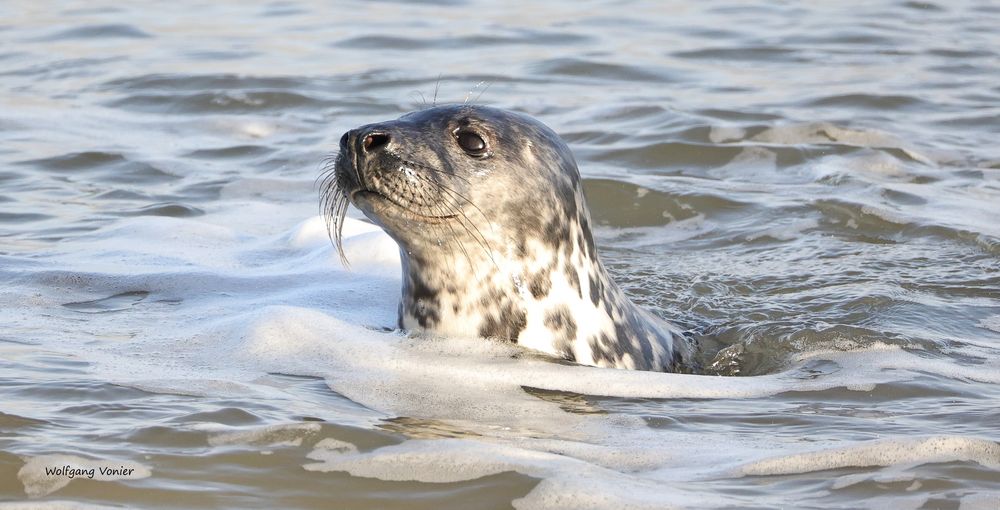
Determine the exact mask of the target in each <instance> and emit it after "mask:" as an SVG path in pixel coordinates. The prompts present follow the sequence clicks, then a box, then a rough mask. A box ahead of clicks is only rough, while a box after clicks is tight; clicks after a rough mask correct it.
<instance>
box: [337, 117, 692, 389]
mask: <svg viewBox="0 0 1000 510" xmlns="http://www.w3.org/2000/svg"><path fill="white" fill-rule="evenodd" d="M322 193H323V204H324V210H325V212H326V216H327V218H328V221H329V224H330V228H331V232H332V233H333V236H334V240H335V242H336V243H337V246H338V249H340V225H341V224H342V221H343V218H344V214H345V213H346V208H347V204H348V203H351V204H353V205H355V206H356V207H357V208H358V209H360V210H361V211H362V212H363V213H364V214H365V215H366V216H368V218H370V219H371V220H372V221H373V222H375V223H376V224H378V225H379V226H381V227H382V228H383V229H384V230H385V231H386V232H387V233H388V234H389V236H391V237H392V238H393V239H394V240H395V241H396V242H397V243H398V244H399V248H400V255H401V261H402V270H403V275H402V276H403V279H402V281H403V285H402V300H401V302H400V308H399V327H400V328H403V329H407V330H410V331H414V332H426V333H429V334H435V335H445V336H466V337H476V336H478V337H488V338H496V339H501V340H507V341H512V342H517V343H518V344H521V345H523V346H525V347H528V348H531V349H535V350H538V351H542V352H545V353H548V354H550V355H552V356H556V357H559V358H563V359H566V360H570V361H574V362H577V363H582V364H587V365H595V366H604V367H616V368H630V369H640V370H662V371H688V370H690V369H691V368H692V363H693V360H692V350H693V348H692V346H691V345H690V343H689V342H688V341H687V340H686V339H685V338H684V337H683V336H682V335H680V334H679V332H678V331H677V330H676V328H674V327H673V326H671V325H670V324H668V323H666V322H664V321H662V320H660V319H658V318H656V317H655V316H653V315H651V314H649V313H648V312H646V311H644V310H642V309H640V308H639V307H637V306H635V305H634V304H633V303H632V302H631V301H629V300H628V298H627V297H625V295H624V294H623V293H622V291H621V290H620V289H619V288H618V286H617V285H616V284H615V283H614V281H613V280H612V279H611V278H610V277H609V275H608V273H607V271H605V269H604V266H603V264H602V263H601V260H600V257H599V256H598V253H597V249H596V246H595V244H594V239H593V236H592V233H591V227H590V225H591V220H590V213H589V211H588V210H587V206H586V201H585V199H584V195H583V188H582V186H581V179H580V173H579V171H578V170H577V166H576V162H575V161H574V159H573V155H572V154H571V153H570V151H569V148H568V147H567V146H566V144H565V143H563V141H562V140H561V139H560V138H559V137H558V136H557V135H556V134H555V133H554V132H553V131H552V130H550V129H549V128H548V127H546V126H545V125H543V124H541V123H540V122H538V121H536V120H534V119H532V118H530V117H527V116H525V115H521V114H518V113H513V112H509V111H504V110H499V109H496V108H489V107H484V106H473V105H449V106H439V107H434V108H428V109H425V110H421V111H417V112H413V113H410V114H407V115H404V116H402V117H400V118H399V119H397V120H393V121H389V122H381V123H376V124H369V125H366V126H362V127H359V128H357V129H353V130H351V131H348V132H347V133H345V134H344V136H343V137H342V138H341V140H340V151H339V154H338V155H337V157H336V160H335V162H334V166H333V170H332V172H331V173H330V174H329V175H328V176H327V178H326V179H325V180H324V183H323V185H322ZM341 256H342V258H343V252H342V251H341Z"/></svg>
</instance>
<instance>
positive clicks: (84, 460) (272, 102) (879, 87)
mask: <svg viewBox="0 0 1000 510" xmlns="http://www.w3.org/2000/svg"><path fill="white" fill-rule="evenodd" d="M171 7H176V8H172V9H163V8H161V7H158V6H155V5H139V4H135V5H133V4H111V3H101V2H97V3H94V2H88V3H81V2H33V3H27V2H19V3H10V4H5V5H2V6H0V20H2V21H0V87H2V94H0V140H2V143H0V367H2V370H0V402H2V405H0V506H4V505H5V504H14V503H12V502H17V501H22V500H28V499H29V498H30V503H29V505H31V507H32V508H34V507H36V506H35V505H50V506H49V507H51V508H58V507H59V506H58V505H59V504H60V503H59V502H67V501H68V502H72V503H74V504H91V505H98V507H100V506H101V505H104V506H107V505H121V504H126V505H133V506H141V507H150V508H168V507H169V508H178V507H182V508H247V507H274V508H328V507H330V506H331V505H333V506H338V507H339V506H343V507H351V508H467V507H468V506H469V504H470V502H473V501H474V502H475V505H476V506H478V507H490V508H492V507H498V508H509V507H510V506H516V507H518V508H553V507H562V508H622V507H629V506H631V507H634V508H661V507H672V506H687V507H711V508H726V507H755V506H756V507H777V506H790V507H860V506H867V507H875V508H879V507H881V508H885V507H897V508H898V507H907V508H910V507H912V508H951V507H959V506H961V507H962V508H997V507H1000V482H998V480H1000V477H998V476H997V471H998V469H1000V447H998V444H997V441H998V440H1000V435H998V433H997V429H996V426H995V424H996V423H997V422H998V421H1000V411H998V407H997V406H996V402H997V401H998V398H1000V376H998V374H1000V352H998V350H1000V349H998V346H1000V262H998V256H1000V210H998V209H997V207H996V204H997V203H998V202H1000V152H998V150H997V146H996V143H995V140H996V136H997V132H998V127H1000V106H998V105H1000V87H998V85H997V80H996V75H997V66H996V62H997V48H998V47H1000V46H998V39H997V36H996V29H995V27H996V26H997V25H998V24H1000V9H998V8H997V7H996V6H994V5H992V4H991V3H989V2H976V1H968V2H966V1H960V2H952V3H947V4H945V3H933V2H910V1H884V2H878V3H877V4H875V5H872V4H871V3H858V2H848V3H830V4H809V5H798V4H789V5H779V4H773V3H769V2H759V3H745V2H742V3H736V2H729V3H690V2H648V3H641V2H616V3H607V4H600V5H588V6H587V7H586V8H580V7H579V6H578V5H577V4H575V3H572V2H547V3H543V4H537V3H536V4H531V5H528V4H524V5H520V4H510V3H503V2H500V3H496V2H494V3H488V2H478V1H468V2H467V1H456V2H450V1H448V2H421V3H402V2H342V3H336V4H327V3H322V2H311V1H308V0H301V1H296V0H289V1H280V2H271V3H266V4H261V5H244V4H239V3H233V2H215V3H209V4H193V3H191V4H188V3H183V2H182V3H181V4H180V5H172V6H171ZM466 100H468V101H475V102H482V103H486V104H490V105H494V106H499V107H503V108H510V109H515V110H519V111H523V112H526V113H528V114H530V115H533V116H536V117H538V118H539V119H540V120H542V121H543V122H545V123H546V124H548V125H550V126H552V127H553V129H555V130H556V131H557V132H558V133H560V135H562V136H563V137H564V138H565V139H566V140H567V142H568V143H569V144H570V146H571V148H572V149H573V151H574V153H575V155H576V157H577V160H578V162H579V164H580V168H581V171H582V173H583V174H584V177H585V179H586V180H585V189H586V193H587V195H588V197H589V200H590V205H591V209H592V213H593V216H594V222H595V224H596V225H597V230H596V233H595V234H596V237H597V239H598V243H599V245H600V247H601V251H602V254H603V255H604V259H605V263H606V264H607V266H608V268H609V270H610V271H611V272H612V273H613V274H614V275H615V276H616V279H617V280H618V281H619V283H620V284H621V285H622V286H623V288H625V289H626V291H627V292H628V293H629V295H630V296H632V297H633V298H634V299H635V300H636V301H637V302H640V303H641V304H643V305H644V306H646V307H647V308H649V309H651V310H653V311H655V312H656V313H657V314H659V315H661V316H664V317H666V318H669V319H670V320H672V321H673V322H675V323H677V324H679V325H681V326H683V327H684V328H685V329H687V330H688V331H689V332H690V333H691V334H692V335H696V336H697V337H698V338H699V339H700V340H701V344H702V346H703V352H702V362H703V364H704V366H706V367H708V371H709V373H711V374H717V375H724V376H741V377H715V376H687V375H675V374H650V373H638V372H623V371H613V370H600V369H593V368H585V367H576V366H573V365H570V364H566V363H556V362H552V361H550V360H546V359H543V358H541V357H539V356H536V355H532V354H531V353H525V352H522V351H519V350H518V349H517V348H516V347H513V346H509V345H497V344H493V343H488V342H479V341H468V340H457V339H456V340H443V339H441V340H419V339H412V338H408V337H406V336H405V335H402V334H399V333H396V332H392V331H387V329H391V327H392V326H393V324H394V322H395V313H396V308H395V307H396V301H395V300H396V299H397V296H398V285H399V282H398V255H397V253H396V248H395V245H393V244H392V242H391V241H390V240H388V239H387V238H386V237H385V236H384V235H382V234H380V233H379V232H378V231H377V229H375V228H374V227H372V226H371V225H368V224H365V223H362V222H359V221H351V222H349V225H348V230H347V231H346V232H345V235H346V237H347V250H348V255H349V258H350V259H351V260H352V261H357V262H356V263H355V264H354V266H355V267H354V270H353V271H352V272H345V271H343V270H342V269H341V268H340V266H339V262H338V261H337V260H338V259H337V256H336V254H335V253H334V252H333V251H332V248H331V246H330V243H329V240H328V239H327V237H326V233H325V231H324V227H323V222H322V220H321V219H320V218H318V217H316V214H317V211H318V204H317V202H318V198H317V193H316V189H315V179H316V177H317V174H318V172H319V168H320V164H321V162H322V160H323V158H324V157H325V156H327V155H328V154H329V153H330V151H331V150H333V149H334V148H335V144H336V140H337V139H339V137H340V134H341V133H342V132H343V131H344V130H346V129H348V128H351V127H353V126H357V125H361V124H366V123H370V122H374V121H378V120H383V119H388V118H393V117H396V116H398V115H400V114H402V113H404V112H407V111H411V110H413V109H416V108H421V107H423V106H424V105H426V104H431V103H434V102H436V103H438V104H440V103H445V102H461V101H466ZM56 467H60V468H62V467H69V468H72V469H80V470H84V471H86V470H88V469H90V468H93V469H95V473H96V474H95V476H94V478H90V477H88V476H86V474H84V476H81V477H74V478H73V479H69V478H66V477H65V475H55V474H47V472H46V468H52V469H55V468H56ZM123 467H124V468H128V469H134V470H135V471H134V472H133V473H132V474H129V475H119V474H115V473H110V474H101V471H100V470H101V469H102V468H107V469H112V468H114V469H121V468H123ZM205 487H211V489H212V490H211V491H209V492H206V491H205V490H204V488H205ZM17 507H18V506H14V508H17ZM21 507H23V506H21Z"/></svg>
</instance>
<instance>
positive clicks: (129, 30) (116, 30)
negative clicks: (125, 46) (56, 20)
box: [37, 23, 153, 41]
mask: <svg viewBox="0 0 1000 510" xmlns="http://www.w3.org/2000/svg"><path fill="white" fill-rule="evenodd" d="M152 37H153V36H152V35H150V34H149V33H147V32H144V31H142V30H140V29H138V28H136V27H134V26H132V25H126V24H114V23H112V24H107V25H88V26H82V27H74V28H69V29H65V30H60V31H58V32H56V33H54V34H52V35H47V36H44V37H41V38H39V39H37V40H38V41H68V40H74V39H83V40H88V39H149V38H152Z"/></svg>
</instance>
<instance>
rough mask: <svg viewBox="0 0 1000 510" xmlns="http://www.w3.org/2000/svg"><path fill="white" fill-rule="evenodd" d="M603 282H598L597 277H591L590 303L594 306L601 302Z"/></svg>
mask: <svg viewBox="0 0 1000 510" xmlns="http://www.w3.org/2000/svg"><path fill="white" fill-rule="evenodd" d="M602 290H603V289H601V282H600V281H598V279H597V275H591V276H590V302H591V303H594V306H597V304H598V303H599V302H600V300H601V291H602Z"/></svg>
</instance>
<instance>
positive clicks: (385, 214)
mask: <svg viewBox="0 0 1000 510" xmlns="http://www.w3.org/2000/svg"><path fill="white" fill-rule="evenodd" d="M350 197H351V203H353V204H354V205H355V207H357V208H358V209H361V211H362V212H364V213H365V214H366V215H368V216H369V217H371V218H372V219H373V220H374V219H378V220H385V219H387V218H392V219H396V220H400V219H401V220H405V221H417V222H422V223H443V222H446V221H449V220H453V219H455V218H456V217H458V215H457V214H447V215H427V214H421V213H418V212H416V211H413V210H412V209H409V208H408V207H406V206H405V205H403V204H400V203H398V202H396V201H395V200H393V199H392V198H390V197H388V196H386V195H383V194H381V193H379V192H377V191H372V190H368V189H361V190H356V191H354V192H352V193H351V195H350Z"/></svg>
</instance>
